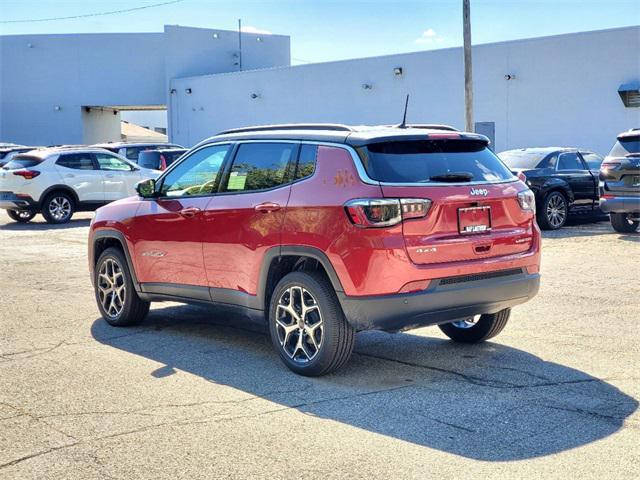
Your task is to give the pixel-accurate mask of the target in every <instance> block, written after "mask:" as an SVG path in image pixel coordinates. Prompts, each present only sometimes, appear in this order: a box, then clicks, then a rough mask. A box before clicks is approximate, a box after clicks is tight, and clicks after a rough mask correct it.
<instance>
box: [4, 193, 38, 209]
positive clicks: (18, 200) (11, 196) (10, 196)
mask: <svg viewBox="0 0 640 480" xmlns="http://www.w3.org/2000/svg"><path fill="white" fill-rule="evenodd" d="M0 208H2V209H5V210H33V209H35V208H36V204H35V202H34V201H33V199H32V198H31V197H28V196H26V195H24V196H20V197H19V196H17V195H16V194H15V193H13V192H0Z"/></svg>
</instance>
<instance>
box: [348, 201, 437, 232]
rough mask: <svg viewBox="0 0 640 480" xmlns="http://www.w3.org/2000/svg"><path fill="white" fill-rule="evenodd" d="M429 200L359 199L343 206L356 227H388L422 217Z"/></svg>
mask: <svg viewBox="0 0 640 480" xmlns="http://www.w3.org/2000/svg"><path fill="white" fill-rule="evenodd" d="M430 206H431V200H429V199H426V198H400V199H398V198H359V199H356V200H351V201H349V202H347V203H346V204H345V206H344V207H345V210H346V212H347V216H348V217H349V219H350V220H351V221H352V222H353V224H354V225H357V226H358V227H363V228H368V227H390V226H392V225H396V224H398V223H400V222H401V221H402V220H409V219H412V218H421V217H424V216H425V215H426V214H427V212H428V211H429V207H430Z"/></svg>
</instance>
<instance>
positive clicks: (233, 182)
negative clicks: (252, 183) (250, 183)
mask: <svg viewBox="0 0 640 480" xmlns="http://www.w3.org/2000/svg"><path fill="white" fill-rule="evenodd" d="M245 183H247V173H246V172H244V173H240V172H231V174H230V175H229V183H228V185H227V190H244V185H245Z"/></svg>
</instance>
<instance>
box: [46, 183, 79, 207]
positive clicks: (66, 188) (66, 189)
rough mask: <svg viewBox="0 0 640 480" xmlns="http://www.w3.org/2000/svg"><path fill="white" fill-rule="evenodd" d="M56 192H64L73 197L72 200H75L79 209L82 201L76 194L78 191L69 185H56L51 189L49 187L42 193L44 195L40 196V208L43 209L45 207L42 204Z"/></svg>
mask: <svg viewBox="0 0 640 480" xmlns="http://www.w3.org/2000/svg"><path fill="white" fill-rule="evenodd" d="M54 192H64V193H67V194H69V195H71V198H72V199H73V202H74V203H75V206H76V208H77V207H78V204H79V203H80V199H79V198H78V194H77V193H76V191H75V190H74V189H73V188H71V187H70V186H69V185H64V184H56V185H51V186H50V187H47V188H46V189H45V191H44V192H42V194H41V195H40V198H39V199H38V208H40V209H42V207H43V205H42V203H43V202H44V201H45V199H46V198H47V197H48V196H49V195H51V194H52V193H54Z"/></svg>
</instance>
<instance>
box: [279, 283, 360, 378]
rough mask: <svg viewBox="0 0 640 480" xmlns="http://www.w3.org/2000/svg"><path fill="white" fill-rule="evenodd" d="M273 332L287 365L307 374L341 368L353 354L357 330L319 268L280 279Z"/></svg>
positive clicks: (316, 373) (324, 372)
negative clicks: (349, 321) (348, 320)
mask: <svg viewBox="0 0 640 480" xmlns="http://www.w3.org/2000/svg"><path fill="white" fill-rule="evenodd" d="M269 331H270V333H271V341H272V343H273V346H274V347H275V349H276V350H277V351H278V354H279V355H280V358H281V359H282V361H283V362H284V364H285V365H286V366H287V367H289V369H291V370H292V371H294V372H295V373H298V374H300V375H306V376H319V375H325V374H327V373H330V372H332V371H334V370H337V369H338V368H340V367H341V366H342V365H343V364H344V363H345V362H346V361H347V360H348V359H349V357H350V356H351V352H352V351H353V344H354V342H355V333H356V332H355V330H354V329H353V327H352V326H351V325H349V323H348V322H347V320H346V319H345V317H344V313H343V312H342V308H341V307H340V303H339V302H338V298H337V297H336V292H335V291H334V290H333V287H332V286H331V283H330V282H329V281H328V280H327V278H326V277H325V276H324V275H323V274H322V273H321V272H316V271H311V272H309V271H302V272H293V273H290V274H288V275H286V276H285V277H284V278H283V279H282V280H280V282H278V285H276V288H275V290H274V292H273V295H272V297H271V306H270V308H269Z"/></svg>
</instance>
